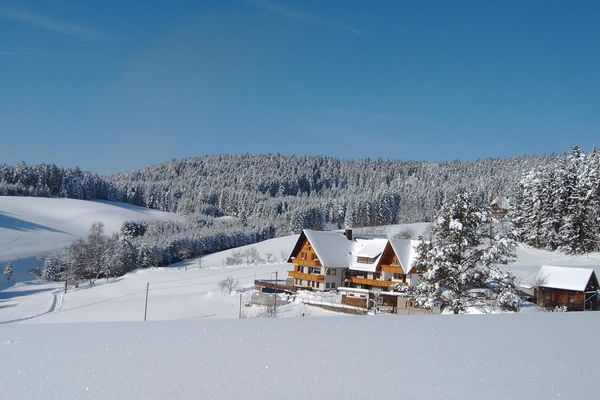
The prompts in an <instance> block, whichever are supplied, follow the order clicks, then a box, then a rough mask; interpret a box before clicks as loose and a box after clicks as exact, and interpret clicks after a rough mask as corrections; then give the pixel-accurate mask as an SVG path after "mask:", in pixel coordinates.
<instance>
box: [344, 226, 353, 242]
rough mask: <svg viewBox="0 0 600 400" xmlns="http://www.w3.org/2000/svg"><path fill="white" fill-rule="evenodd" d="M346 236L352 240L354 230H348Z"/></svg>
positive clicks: (345, 232)
mask: <svg viewBox="0 0 600 400" xmlns="http://www.w3.org/2000/svg"><path fill="white" fill-rule="evenodd" d="M344 236H346V238H347V239H348V240H352V229H348V228H346V230H345V231H344Z"/></svg>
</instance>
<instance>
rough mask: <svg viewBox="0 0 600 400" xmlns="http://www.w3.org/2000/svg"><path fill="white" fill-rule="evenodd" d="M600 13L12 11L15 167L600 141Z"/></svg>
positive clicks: (7, 83) (7, 68)
mask: <svg viewBox="0 0 600 400" xmlns="http://www.w3.org/2000/svg"><path fill="white" fill-rule="evenodd" d="M598 21H600V2H598V1H573V2H571V1H558V2H556V1H539V2H531V1H527V2H525V1H515V2H511V1H497V2H492V1H439V2H433V1H415V2H405V1H377V2H370V1H351V0H346V1H336V2H334V1H331V2H329V1H327V2H324V1H294V2H289V1H285V2H284V1H275V0H248V1H244V0H239V1H227V0H225V1H208V0H207V1H168V2H166V1H144V2H138V1H124V0H120V1H112V0H103V1H101V2H99V1H89V2H88V1H83V0H80V1H77V2H73V1H61V0H54V1H51V2H50V1H3V0H0V162H5V163H15V162H18V161H21V160H24V161H26V162H28V163H37V162H55V163H57V164H59V165H64V166H74V165H79V166H81V167H82V168H84V169H90V170H94V171H98V172H100V173H111V172H116V171H122V170H127V169H133V168H137V167H140V166H144V165H148V164H152V163H157V162H161V161H166V160H170V159H172V158H181V157H189V156H198V155H203V154H223V153H243V152H249V153H267V152H273V153H275V152H280V153H285V154H301V155H305V154H325V155H331V156H336V157H342V158H361V157H371V158H377V157H382V158H399V159H419V160H431V161H433V160H452V159H463V160H469V159H477V158H487V157H500V156H511V155H521V154H532V153H536V154H539V153H552V152H564V151H567V150H568V148H569V146H570V145H571V144H573V143H579V144H581V145H582V146H583V147H584V148H586V149H589V148H590V147H591V146H592V145H593V144H597V145H600V141H599V140H598V138H600V73H599V72H598V71H600V23H599V22H598Z"/></svg>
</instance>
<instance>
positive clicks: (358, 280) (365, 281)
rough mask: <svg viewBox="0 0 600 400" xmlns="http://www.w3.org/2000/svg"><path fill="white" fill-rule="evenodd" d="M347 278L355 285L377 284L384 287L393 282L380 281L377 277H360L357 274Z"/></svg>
mask: <svg viewBox="0 0 600 400" xmlns="http://www.w3.org/2000/svg"><path fill="white" fill-rule="evenodd" d="M348 280H349V281H350V283H354V284H357V285H366V286H377V287H384V288H388V287H390V286H392V285H393V284H394V283H395V282H392V281H380V280H377V279H369V278H361V277H359V276H351V277H350V278H349V279H348Z"/></svg>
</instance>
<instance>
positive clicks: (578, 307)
mask: <svg viewBox="0 0 600 400" xmlns="http://www.w3.org/2000/svg"><path fill="white" fill-rule="evenodd" d="M534 287H535V298H536V301H537V304H538V306H540V307H543V308H550V309H552V308H555V307H566V308H567V310H568V311H584V310H595V309H597V306H598V279H597V278H596V274H595V273H594V270H593V269H591V268H570V267H556V266H548V265H544V266H542V267H541V268H540V271H539V272H538V275H537V278H536V281H535V285H534Z"/></svg>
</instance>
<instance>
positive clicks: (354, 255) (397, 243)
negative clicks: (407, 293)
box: [290, 229, 419, 273]
mask: <svg viewBox="0 0 600 400" xmlns="http://www.w3.org/2000/svg"><path fill="white" fill-rule="evenodd" d="M302 235H304V236H305V237H306V239H308V241H309V242H310V243H311V244H312V246H313V249H314V250H315V253H316V254H317V257H318V258H319V260H320V261H321V265H323V266H324V267H327V268H350V269H352V270H356V271H365V272H375V271H376V270H377V265H378V264H379V262H380V260H381V257H382V256H383V252H384V250H385V247H386V246H387V244H388V242H389V243H391V245H392V249H393V250H394V252H395V253H396V255H397V256H398V260H399V261H400V265H402V268H405V269H407V270H408V271H406V270H405V273H410V271H411V269H412V263H413V261H414V259H415V258H416V255H417V250H416V248H417V246H418V245H419V241H418V240H410V239H387V238H385V237H369V238H366V237H356V238H355V239H353V240H348V239H347V238H346V236H345V235H344V234H343V233H342V232H339V231H314V230H312V229H304V230H303V231H302ZM302 235H301V236H300V238H299V239H298V242H297V243H296V247H295V249H294V251H298V250H299V248H300V247H299V246H300V245H301V243H300V242H301V241H302ZM359 257H365V258H369V259H373V262H371V263H364V262H363V263H360V262H358V258H359ZM362 261H364V260H362ZM290 262H291V259H290Z"/></svg>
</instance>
